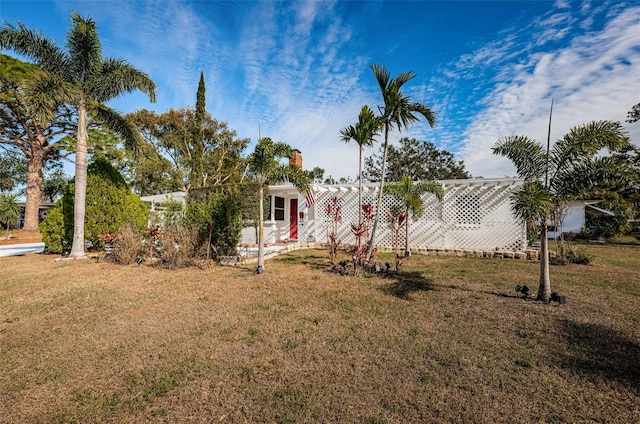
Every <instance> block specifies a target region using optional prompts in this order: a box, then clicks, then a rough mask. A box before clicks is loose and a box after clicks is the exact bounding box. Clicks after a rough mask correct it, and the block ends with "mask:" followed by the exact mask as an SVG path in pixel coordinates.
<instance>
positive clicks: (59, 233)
mask: <svg viewBox="0 0 640 424" xmlns="http://www.w3.org/2000/svg"><path fill="white" fill-rule="evenodd" d="M39 228H40V234H42V241H43V242H44V244H45V246H46V247H47V248H48V249H49V251H50V252H51V253H62V252H64V250H65V247H66V246H67V245H68V238H67V236H66V233H65V228H64V215H63V213H62V201H60V200H58V201H57V202H56V204H55V206H54V207H53V208H52V209H51V210H49V211H48V212H47V216H46V217H45V219H44V220H43V221H42V222H41V223H40V227H39Z"/></svg>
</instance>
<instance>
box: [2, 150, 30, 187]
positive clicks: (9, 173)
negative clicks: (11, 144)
mask: <svg viewBox="0 0 640 424" xmlns="http://www.w3.org/2000/svg"><path fill="white" fill-rule="evenodd" d="M26 175H27V161H26V160H24V157H21V156H20V154H19V153H18V152H16V150H14V149H4V151H3V153H2V155H0V192H3V193H6V192H11V191H13V190H14V189H16V188H17V187H18V186H20V185H21V184H23V183H24V181H25V180H26Z"/></svg>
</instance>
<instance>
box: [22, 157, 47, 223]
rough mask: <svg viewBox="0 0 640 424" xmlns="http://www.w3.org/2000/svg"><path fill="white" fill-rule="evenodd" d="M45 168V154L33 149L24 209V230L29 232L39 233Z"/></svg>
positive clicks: (28, 169) (28, 166)
mask: <svg viewBox="0 0 640 424" xmlns="http://www.w3.org/2000/svg"><path fill="white" fill-rule="evenodd" d="M43 166H44V153H43V152H42V150H41V149H39V148H34V149H32V151H31V155H30V157H29V161H28V164H27V199H26V204H25V207H24V229H25V230H27V231H38V221H39V219H38V212H39V210H40V192H41V190H42V167H43Z"/></svg>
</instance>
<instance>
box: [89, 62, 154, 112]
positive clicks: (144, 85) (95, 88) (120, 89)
mask: <svg viewBox="0 0 640 424" xmlns="http://www.w3.org/2000/svg"><path fill="white" fill-rule="evenodd" d="M155 89H156V84H155V83H154V82H153V80H152V79H151V78H150V77H149V76H148V75H147V74H146V73H144V72H141V71H139V70H138V69H136V68H134V67H133V66H131V65H130V64H128V63H127V62H126V61H124V60H122V59H113V58H108V59H105V60H104V61H103V62H102V71H101V72H100V73H99V74H96V75H95V77H94V78H92V79H91V80H90V81H87V91H88V93H89V94H90V96H91V97H94V98H95V99H97V100H98V101H100V102H106V101H108V100H111V99H113V98H116V97H119V96H121V95H122V94H125V93H131V92H133V91H136V90H140V91H142V92H143V93H145V94H147V95H148V96H149V99H150V101H151V102H155V101H156V94H155Z"/></svg>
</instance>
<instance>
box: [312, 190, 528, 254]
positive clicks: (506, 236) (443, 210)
mask: <svg viewBox="0 0 640 424" xmlns="http://www.w3.org/2000/svg"><path fill="white" fill-rule="evenodd" d="M521 184H522V182H521V181H520V180H511V179H510V180H451V181H444V182H443V185H444V192H445V196H444V199H443V201H442V202H438V200H437V199H436V197H435V196H434V195H433V194H427V195H425V196H424V197H423V201H424V205H425V208H424V213H423V216H422V217H421V218H420V219H418V220H416V221H414V220H413V219H411V218H410V232H409V245H410V247H412V248H433V247H443V248H465V249H501V250H524V248H525V246H526V231H525V228H524V225H523V224H522V223H521V222H519V221H518V220H517V219H516V218H515V217H514V216H513V214H512V212H511V203H510V196H511V194H512V193H513V191H514V190H515V189H516V188H517V187H519V186H520V185H521ZM377 188H378V187H377V185H371V184H367V185H365V187H364V189H363V204H370V205H373V206H374V208H375V205H376V201H377ZM315 193H316V202H315V204H314V205H313V207H312V208H311V210H310V211H309V212H310V214H309V216H310V221H313V222H310V226H309V228H308V230H309V231H310V234H314V236H315V239H316V240H318V241H321V242H327V234H328V231H327V230H328V229H330V225H331V220H330V218H329V216H328V214H327V209H326V207H327V205H328V204H329V202H331V199H332V198H333V197H337V198H338V199H340V206H341V211H342V213H341V216H342V219H341V220H340V223H339V226H338V236H339V238H340V239H341V240H342V243H343V244H354V243H355V236H354V235H353V234H352V232H351V223H357V222H358V188H357V185H345V186H316V187H315ZM397 204H398V203H397V200H395V199H394V198H393V197H391V196H386V195H385V196H384V197H383V206H382V216H381V219H380V221H379V223H378V228H377V230H376V240H375V243H376V245H378V246H385V247H391V246H393V234H392V231H391V229H390V227H389V220H388V218H387V213H386V211H387V210H390V209H391V208H392V207H393V206H395V205H397ZM375 212H376V211H375V210H374V213H375ZM401 237H404V231H402V236H401ZM400 243H403V239H401V240H400Z"/></svg>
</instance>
